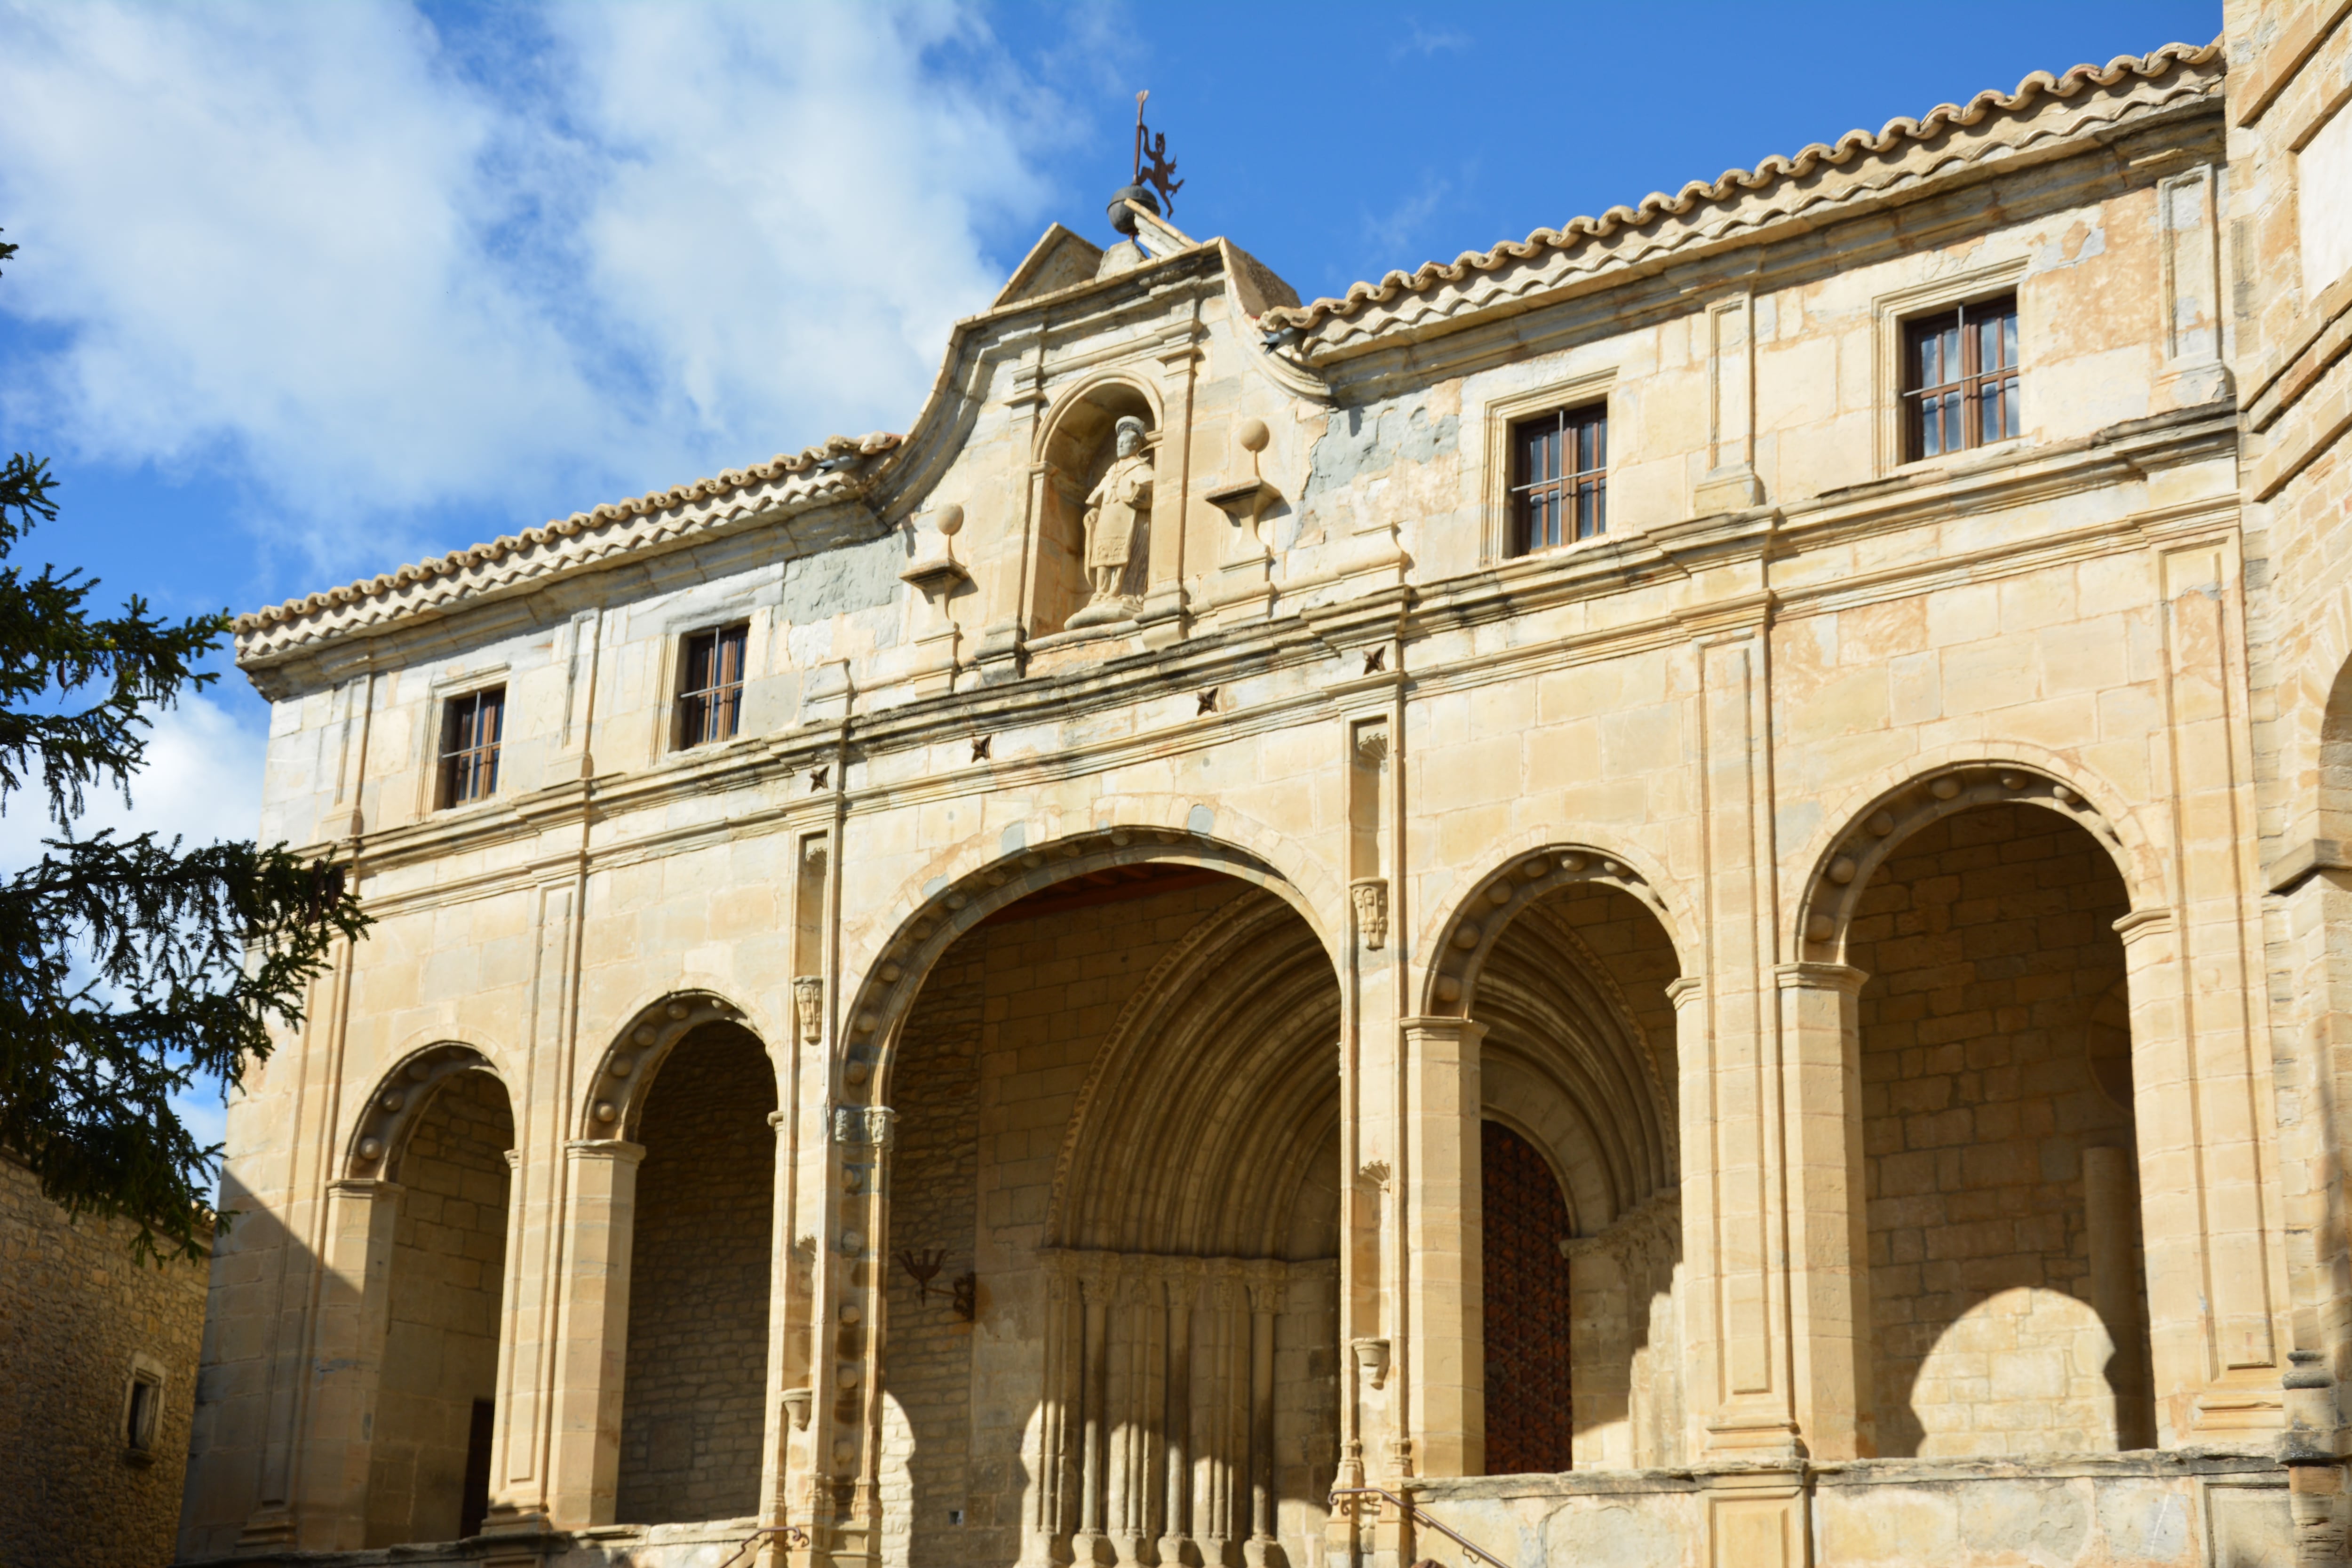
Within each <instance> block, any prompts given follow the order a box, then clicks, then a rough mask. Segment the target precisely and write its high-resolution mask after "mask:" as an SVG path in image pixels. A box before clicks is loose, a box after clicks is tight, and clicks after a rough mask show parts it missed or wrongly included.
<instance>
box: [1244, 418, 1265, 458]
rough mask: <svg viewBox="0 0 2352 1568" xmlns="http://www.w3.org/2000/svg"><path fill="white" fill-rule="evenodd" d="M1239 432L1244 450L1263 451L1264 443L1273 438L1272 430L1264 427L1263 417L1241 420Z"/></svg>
mask: <svg viewBox="0 0 2352 1568" xmlns="http://www.w3.org/2000/svg"><path fill="white" fill-rule="evenodd" d="M1239 434H1240V437H1241V443H1242V450H1243V451H1244V452H1263V451H1265V444H1266V443H1267V442H1268V441H1271V440H1273V439H1274V432H1273V431H1271V430H1268V429H1267V428H1266V427H1265V420H1263V419H1244V420H1243V421H1242V427H1241V430H1240V432H1239Z"/></svg>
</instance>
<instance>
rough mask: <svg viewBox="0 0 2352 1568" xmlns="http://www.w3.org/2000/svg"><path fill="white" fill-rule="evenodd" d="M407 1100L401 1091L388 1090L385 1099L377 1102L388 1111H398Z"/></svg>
mask: <svg viewBox="0 0 2352 1568" xmlns="http://www.w3.org/2000/svg"><path fill="white" fill-rule="evenodd" d="M406 1099H407V1097H406V1096H404V1095H403V1094H402V1093H401V1092H400V1090H398V1089H389V1090H386V1091H385V1093H384V1097H383V1099H382V1100H377V1101H376V1103H377V1104H378V1105H381V1106H383V1108H384V1109H385V1110H399V1109H400V1108H401V1106H402V1105H403V1104H404V1103H405V1102H406Z"/></svg>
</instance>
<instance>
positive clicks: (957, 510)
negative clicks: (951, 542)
mask: <svg viewBox="0 0 2352 1568" xmlns="http://www.w3.org/2000/svg"><path fill="white" fill-rule="evenodd" d="M936 526H937V527H938V529H939V531H940V533H942V534H944V535H945V536H946V537H948V538H950V539H953V538H954V537H955V536H956V535H957V534H959V533H961V532H962V531H963V508H962V507H961V506H960V505H958V504H957V503H956V502H954V501H950V502H948V504H947V505H945V506H943V507H941V508H940V510H939V515H938V518H937V520H936Z"/></svg>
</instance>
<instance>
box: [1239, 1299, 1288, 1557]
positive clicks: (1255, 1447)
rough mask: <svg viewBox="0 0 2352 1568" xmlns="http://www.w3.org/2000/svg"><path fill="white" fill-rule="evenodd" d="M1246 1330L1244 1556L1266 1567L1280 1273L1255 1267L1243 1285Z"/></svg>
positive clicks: (1271, 1528) (1271, 1521) (1270, 1538)
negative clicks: (1246, 1526)
mask: <svg viewBox="0 0 2352 1568" xmlns="http://www.w3.org/2000/svg"><path fill="white" fill-rule="evenodd" d="M1248 1289H1249V1308H1250V1335H1249V1350H1250V1355H1249V1456H1250V1458H1249V1504H1250V1533H1249V1540H1248V1542H1246V1543H1245V1544H1244V1547H1243V1553H1242V1555H1243V1561H1244V1562H1245V1563H1248V1565H1249V1568H1265V1565H1266V1562H1267V1552H1268V1551H1269V1550H1270V1549H1272V1548H1273V1547H1274V1546H1275V1533H1274V1532H1275V1523H1276V1521H1275V1517H1274V1510H1275V1491H1274V1481H1275V1473H1274V1328H1275V1319H1276V1315H1277V1314H1278V1313H1279V1312H1280V1311H1281V1310H1282V1294H1283V1291H1282V1273H1281V1270H1280V1268H1279V1267H1278V1266H1277V1267H1276V1268H1275V1269H1273V1270H1267V1269H1264V1268H1253V1269H1252V1271H1251V1276H1250V1279H1249V1284H1248Z"/></svg>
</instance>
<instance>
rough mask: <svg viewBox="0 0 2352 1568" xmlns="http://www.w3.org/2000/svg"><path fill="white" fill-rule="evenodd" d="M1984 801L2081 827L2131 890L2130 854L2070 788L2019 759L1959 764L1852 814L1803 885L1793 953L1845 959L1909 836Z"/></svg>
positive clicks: (2085, 798) (1896, 789) (1904, 785)
mask: <svg viewBox="0 0 2352 1568" xmlns="http://www.w3.org/2000/svg"><path fill="white" fill-rule="evenodd" d="M1981 805H2034V806H2040V807H2042V809H2044V810H2046V811H2050V812H2053V813H2055V814H2056V815H2057V816H2061V817H2063V818H2064V819H2065V820H2067V821H2069V822H2072V823H2074V825H2075V826H2078V827H2081V828H2082V829H2084V831H2085V832H2087V833H2089V834H2090V836H2091V837H2093V838H2094V839H2095V840H2096V841H2097V842H2098V845H2099V847H2101V848H2102V849H2104V850H2105V851H2106V853H2107V856H2108V858H2110V859H2112V860H2113V861H2114V862H2115V865H2116V871H2117V873H2118V874H2119V875H2121V876H2122V878H2123V879H2124V886H2125V887H2126V888H2129V887H2131V886H2132V882H2133V876H2132V872H2133V867H2132V863H2131V856H2130V854H2129V853H2128V852H2127V851H2126V849H2125V847H2124V842H2123V837H2122V836H2121V835H2120V834H2118V833H2117V832H2116V827H2115V825H2114V824H2113V823H2112V822H2110V821H2109V820H2108V819H2107V816H2106V814H2105V812H2103V811H2101V810H2100V809H2099V808H2098V807H2097V806H2096V805H2093V804H2092V802H2091V800H2090V798H2089V797H2088V796H2086V795H2084V794H2083V792H2082V791H2081V790H2080V789H2078V788H2076V787H2075V786H2074V785H2073V784H2068V783H2066V782H2064V781H2063V780H2061V779H2058V778H2055V777H2053V775H2051V774H2050V773H2047V772H2044V771H2043V770H2042V769H2040V768H2036V767H2032V766H2030V765H2027V764H2025V763H1992V762H1987V763H1958V764H1956V765H1954V766H1951V767H1946V768H1938V769H1937V770H1935V771H1934V772H1932V773H1922V774H1920V775H1918V776H1917V777H1915V778H1912V779H1908V780H1906V781H1905V782H1904V783H1902V784H1897V785H1895V787H1894V788H1893V789H1891V790H1888V791H1887V792H1886V793H1885V795H1880V796H1879V797H1878V798H1877V799H1876V800H1874V801H1873V802H1871V803H1870V805H1868V806H1866V807H1864V809H1863V810H1862V811H1860V812H1857V813H1856V814H1855V815H1854V817H1853V820H1852V821H1851V822H1850V823H1849V824H1848V826H1847V827H1846V830H1845V831H1844V832H1843V833H1841V834H1840V835H1839V836H1838V837H1837V838H1836V840H1835V841H1834V842H1832V844H1831V846H1830V847H1829V848H1828V849H1826V850H1824V851H1823V852H1822V858H1821V860H1820V862H1819V863H1818V864H1817V865H1816V866H1815V867H1814V868H1813V870H1812V874H1811V876H1810V877H1809V878H1807V879H1806V883H1805V897H1804V900H1803V902H1802V904H1801V907H1800V908H1799V910H1798V911H1797V936H1798V949H1797V951H1798V952H1799V953H1801V955H1802V956H1803V957H1804V958H1806V959H1808V960H1811V961H1816V962H1837V961H1842V959H1843V954H1844V952H1845V940H1846V932H1847V931H1849V930H1850V929H1851V928H1852V926H1853V916H1854V911H1855V910H1856V909H1857V908H1858V907H1859V906H1860V904H1861V902H1862V895H1863V890H1864V889H1866V888H1867V887H1869V886H1870V879H1871V875H1872V873H1874V872H1875V871H1876V870H1877V869H1878V868H1879V867H1881V866H1883V865H1885V863H1886V861H1887V859H1888V858H1890V857H1891V856H1893V854H1894V853H1895V850H1896V849H1898V848H1900V847H1902V845H1903V844H1904V843H1905V842H1906V840H1908V839H1909V838H1910V837H1911V836H1912V835H1914V834H1916V833H1917V832H1918V831H1919V830H1920V829H1921V828H1923V827H1926V826H1929V825H1930V824H1932V823H1937V822H1940V821H1942V820H1943V819H1944V818H1946V817H1948V816H1958V815H1959V814H1960V813H1961V812H1964V811H1971V810H1974V809H1975V808H1976V807H1978V806H1981Z"/></svg>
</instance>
